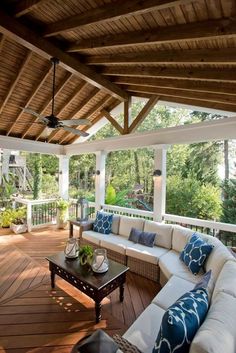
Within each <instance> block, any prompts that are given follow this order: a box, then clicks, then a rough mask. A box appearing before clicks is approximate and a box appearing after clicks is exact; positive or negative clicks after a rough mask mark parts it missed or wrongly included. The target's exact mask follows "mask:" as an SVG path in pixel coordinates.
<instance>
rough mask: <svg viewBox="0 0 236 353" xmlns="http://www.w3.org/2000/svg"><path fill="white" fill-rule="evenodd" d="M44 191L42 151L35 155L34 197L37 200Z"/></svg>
mask: <svg viewBox="0 0 236 353" xmlns="http://www.w3.org/2000/svg"><path fill="white" fill-rule="evenodd" d="M41 192H42V156H41V154H40V153H37V154H35V156H34V171H33V198H34V200H37V199H39V198H40V197H41Z"/></svg>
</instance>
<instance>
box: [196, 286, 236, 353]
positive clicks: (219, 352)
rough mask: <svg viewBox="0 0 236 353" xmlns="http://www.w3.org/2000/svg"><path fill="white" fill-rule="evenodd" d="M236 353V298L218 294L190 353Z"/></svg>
mask: <svg viewBox="0 0 236 353" xmlns="http://www.w3.org/2000/svg"><path fill="white" fill-rule="evenodd" d="M235 352H236V298H235V297H232V296H231V295H229V294H226V293H218V294H217V296H216V297H215V300H214V303H213V304H212V305H211V306H210V308H209V311H208V314H207V316H206V318H205V320H204V322H203V324H202V325H201V327H200V328H199V330H198V331H197V333H196V335H195V337H194V339H193V342H192V344H191V346H190V353H235Z"/></svg>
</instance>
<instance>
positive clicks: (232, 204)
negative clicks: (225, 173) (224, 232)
mask: <svg viewBox="0 0 236 353" xmlns="http://www.w3.org/2000/svg"><path fill="white" fill-rule="evenodd" d="M223 191H224V200H223V205H222V209H223V212H222V216H221V221H222V222H225V223H232V224H236V179H225V180H224V182H223Z"/></svg>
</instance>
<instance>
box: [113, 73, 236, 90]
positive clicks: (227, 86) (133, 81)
mask: <svg viewBox="0 0 236 353" xmlns="http://www.w3.org/2000/svg"><path fill="white" fill-rule="evenodd" d="M114 82H115V83H116V84H128V85H137V86H147V87H164V88H170V89H171V88H174V89H178V88H180V89H184V90H186V91H197V92H210V93H221V94H225V95H227V94H229V95H236V84H235V83H231V82H217V83H216V82H211V81H208V82H204V81H197V80H195V81H194V80H176V79H168V78H160V77H145V78H143V77H132V76H131V77H130V76H121V77H119V76H115V78H114Z"/></svg>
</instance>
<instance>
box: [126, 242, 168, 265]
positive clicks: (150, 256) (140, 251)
mask: <svg viewBox="0 0 236 353" xmlns="http://www.w3.org/2000/svg"><path fill="white" fill-rule="evenodd" d="M167 252H168V250H167V249H165V248H160V247H159V246H154V247H153V248H150V247H148V246H145V245H142V244H133V243H131V242H130V245H129V246H128V247H127V249H126V255H127V256H131V257H134V258H135V259H139V260H143V261H146V262H149V263H152V264H155V265H157V264H158V262H159V258H160V257H161V256H162V255H164V254H166V253H167Z"/></svg>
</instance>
